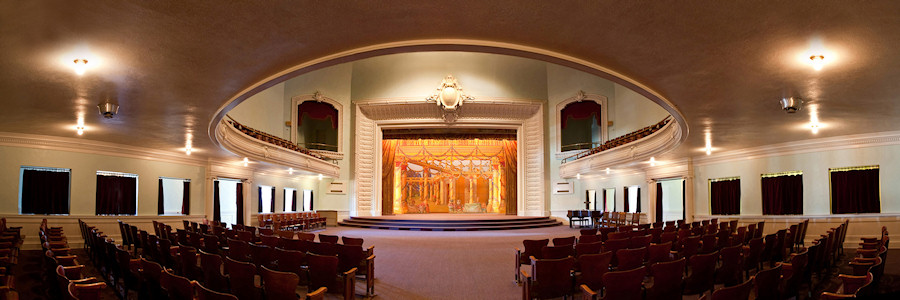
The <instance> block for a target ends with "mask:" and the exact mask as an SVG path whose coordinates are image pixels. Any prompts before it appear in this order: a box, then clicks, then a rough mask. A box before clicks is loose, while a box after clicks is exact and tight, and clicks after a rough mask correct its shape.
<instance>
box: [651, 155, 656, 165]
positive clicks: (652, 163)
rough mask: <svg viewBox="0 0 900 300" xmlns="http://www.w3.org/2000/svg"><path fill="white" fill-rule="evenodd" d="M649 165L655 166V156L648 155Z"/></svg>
mask: <svg viewBox="0 0 900 300" xmlns="http://www.w3.org/2000/svg"><path fill="white" fill-rule="evenodd" d="M650 166H651V167H655V166H656V158H655V157H652V156H651V157H650Z"/></svg>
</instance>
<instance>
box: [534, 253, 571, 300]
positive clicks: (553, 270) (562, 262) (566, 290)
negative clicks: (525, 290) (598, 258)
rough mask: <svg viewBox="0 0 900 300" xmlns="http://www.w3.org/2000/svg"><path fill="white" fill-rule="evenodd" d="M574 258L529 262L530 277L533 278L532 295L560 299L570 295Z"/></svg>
mask: <svg viewBox="0 0 900 300" xmlns="http://www.w3.org/2000/svg"><path fill="white" fill-rule="evenodd" d="M574 266H575V258H572V257H566V258H560V259H537V258H533V259H532V260H531V275H532V276H533V278H534V284H533V285H532V288H533V289H532V291H531V292H532V294H533V295H535V296H536V297H538V298H554V297H561V296H565V295H568V294H570V293H571V290H572V275H571V271H572V267H574Z"/></svg>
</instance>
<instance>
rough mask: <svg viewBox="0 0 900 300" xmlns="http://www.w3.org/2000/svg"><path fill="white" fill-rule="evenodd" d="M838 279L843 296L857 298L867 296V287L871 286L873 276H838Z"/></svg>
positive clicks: (868, 291) (869, 274)
mask: <svg viewBox="0 0 900 300" xmlns="http://www.w3.org/2000/svg"><path fill="white" fill-rule="evenodd" d="M838 278H839V279H840V280H841V288H840V291H842V293H843V294H853V295H857V296H860V297H861V296H869V295H870V292H871V291H870V290H869V286H871V284H872V280H873V279H874V276H873V275H872V273H866V275H865V276H853V275H846V274H840V275H838Z"/></svg>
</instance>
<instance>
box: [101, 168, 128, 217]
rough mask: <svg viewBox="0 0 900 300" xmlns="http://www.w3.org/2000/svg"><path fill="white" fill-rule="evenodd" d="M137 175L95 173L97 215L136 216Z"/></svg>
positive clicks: (106, 172)
mask: <svg viewBox="0 0 900 300" xmlns="http://www.w3.org/2000/svg"><path fill="white" fill-rule="evenodd" d="M137 183H138V175H137V174H129V173H119V172H108V171H97V202H96V210H95V213H96V214H97V215H98V216H99V215H136V214H137V192H138V185H137Z"/></svg>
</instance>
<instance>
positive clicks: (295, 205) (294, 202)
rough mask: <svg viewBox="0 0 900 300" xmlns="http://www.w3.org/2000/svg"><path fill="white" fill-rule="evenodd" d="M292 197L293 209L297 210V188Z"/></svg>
mask: <svg viewBox="0 0 900 300" xmlns="http://www.w3.org/2000/svg"><path fill="white" fill-rule="evenodd" d="M291 197H292V198H293V199H294V201H292V202H291V211H297V190H294V192H293V193H292V195H291Z"/></svg>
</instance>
